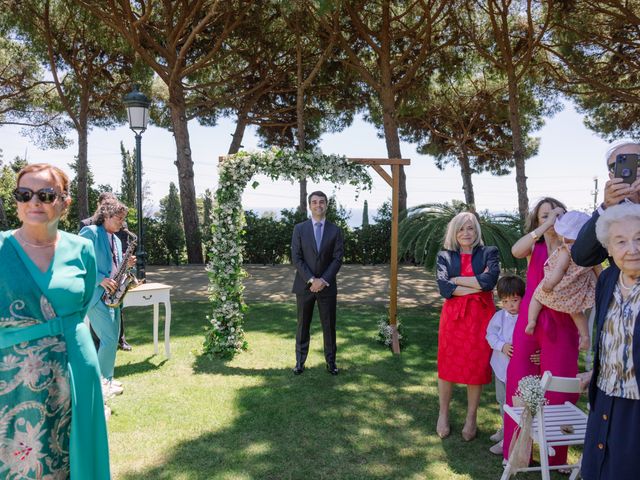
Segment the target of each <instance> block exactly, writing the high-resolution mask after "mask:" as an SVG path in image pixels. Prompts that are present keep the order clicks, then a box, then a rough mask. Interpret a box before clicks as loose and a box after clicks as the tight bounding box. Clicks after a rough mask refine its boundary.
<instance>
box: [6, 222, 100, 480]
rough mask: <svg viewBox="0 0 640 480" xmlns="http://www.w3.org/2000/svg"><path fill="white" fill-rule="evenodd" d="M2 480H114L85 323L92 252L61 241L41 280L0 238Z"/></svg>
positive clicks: (77, 241)
mask: <svg viewBox="0 0 640 480" xmlns="http://www.w3.org/2000/svg"><path fill="white" fill-rule="evenodd" d="M0 265H2V268H1V269H0V478H3V479H8V480H17V479H27V478H28V479H31V478H33V479H43V480H53V479H66V478H72V479H74V480H75V479H78V480H81V479H82V480H84V479H92V480H103V479H109V478H110V473H109V453H108V444H107V431H106V423H105V418H104V410H103V400H102V391H101V386H100V377H99V373H98V362H97V357H96V352H95V348H94V347H93V343H92V341H91V336H90V334H89V331H88V329H87V327H86V326H85V325H84V323H83V318H84V315H85V312H86V310H87V307H88V304H89V300H90V299H91V295H92V294H93V291H94V289H95V285H94V284H95V278H96V267H95V255H94V252H93V247H92V245H90V243H89V242H87V241H85V240H84V239H81V238H80V237H78V236H76V235H72V234H68V233H65V232H60V239H59V241H58V244H57V246H56V250H55V253H54V257H53V259H52V261H51V264H50V266H49V268H48V269H47V270H46V271H45V272H42V271H40V270H39V269H38V267H37V266H36V265H35V264H34V263H33V262H32V261H31V259H30V258H29V257H28V256H27V255H26V253H25V252H24V250H22V248H21V246H20V245H19V243H18V242H17V241H16V240H15V238H14V237H13V235H12V232H2V233H0Z"/></svg>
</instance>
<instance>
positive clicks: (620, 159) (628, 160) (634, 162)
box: [613, 153, 638, 184]
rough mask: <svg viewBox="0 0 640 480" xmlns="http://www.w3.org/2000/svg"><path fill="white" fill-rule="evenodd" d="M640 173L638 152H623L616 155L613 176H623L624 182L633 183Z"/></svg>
mask: <svg viewBox="0 0 640 480" xmlns="http://www.w3.org/2000/svg"><path fill="white" fill-rule="evenodd" d="M637 174H638V154H637V153H622V154H620V155H618V156H617V157H616V164H615V167H614V170H613V176H614V177H617V178H621V179H622V181H623V182H624V183H629V184H631V183H633V182H635V181H636V177H637Z"/></svg>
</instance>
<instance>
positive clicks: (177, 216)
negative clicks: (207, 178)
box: [160, 182, 185, 265]
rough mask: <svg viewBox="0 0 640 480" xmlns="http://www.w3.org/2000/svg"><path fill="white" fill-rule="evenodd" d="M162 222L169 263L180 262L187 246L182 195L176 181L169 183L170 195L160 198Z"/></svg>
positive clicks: (177, 263)
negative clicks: (181, 204) (181, 202)
mask: <svg viewBox="0 0 640 480" xmlns="http://www.w3.org/2000/svg"><path fill="white" fill-rule="evenodd" d="M160 222H161V224H162V232H163V236H164V240H165V245H166V246H167V250H168V257H169V258H168V259H167V260H168V261H169V263H175V264H176V265H179V264H180V260H181V258H182V253H183V251H184V248H185V238H184V230H183V228H182V211H181V206H180V196H179V195H178V188H177V187H176V185H175V183H173V182H171V183H170V184H169V195H167V196H166V197H164V198H163V199H162V200H160Z"/></svg>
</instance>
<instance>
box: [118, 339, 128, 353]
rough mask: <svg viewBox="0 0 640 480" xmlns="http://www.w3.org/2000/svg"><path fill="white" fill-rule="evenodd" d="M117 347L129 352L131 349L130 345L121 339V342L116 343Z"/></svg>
mask: <svg viewBox="0 0 640 480" xmlns="http://www.w3.org/2000/svg"><path fill="white" fill-rule="evenodd" d="M118 348H119V349H120V350H124V351H125V352H130V351H131V345H129V344H128V343H127V342H125V341H122V342H121V343H119V344H118Z"/></svg>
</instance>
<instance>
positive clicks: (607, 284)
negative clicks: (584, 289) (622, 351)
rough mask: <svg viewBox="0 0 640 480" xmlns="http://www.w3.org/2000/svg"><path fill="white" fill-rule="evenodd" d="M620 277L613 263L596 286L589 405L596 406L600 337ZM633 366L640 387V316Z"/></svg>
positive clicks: (635, 332)
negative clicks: (594, 334) (594, 330)
mask: <svg viewBox="0 0 640 480" xmlns="http://www.w3.org/2000/svg"><path fill="white" fill-rule="evenodd" d="M619 275H620V269H619V268H618V267H617V266H616V265H615V264H614V263H612V264H611V266H610V267H609V268H607V269H605V270H604V271H603V272H602V273H601V274H600V277H598V283H597V285H596V336H595V337H594V338H593V344H594V352H595V353H594V359H593V375H592V377H591V383H590V384H589V403H590V404H591V405H592V406H593V405H595V403H594V402H595V399H596V390H597V387H598V385H597V383H598V382H597V378H598V373H599V370H600V335H601V334H602V327H603V325H604V320H605V318H606V316H607V310H609V304H610V303H611V299H612V298H613V291H614V289H615V286H616V282H617V281H618V276H619ZM632 350H633V366H634V368H635V370H636V380H637V382H638V385H640V315H638V318H636V325H635V328H634V330H633V346H632Z"/></svg>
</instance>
